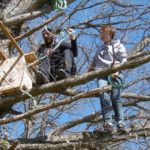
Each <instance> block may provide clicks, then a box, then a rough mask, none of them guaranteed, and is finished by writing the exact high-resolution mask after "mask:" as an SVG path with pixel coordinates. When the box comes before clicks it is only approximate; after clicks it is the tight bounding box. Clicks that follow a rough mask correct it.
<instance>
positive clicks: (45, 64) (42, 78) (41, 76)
mask: <svg viewBox="0 0 150 150" xmlns="http://www.w3.org/2000/svg"><path fill="white" fill-rule="evenodd" d="M49 72H50V65H49V59H48V58H45V59H44V60H43V61H41V63H40V64H39V66H38V70H37V71H36V72H35V77H36V84H37V85H42V84H45V83H48V82H49Z"/></svg>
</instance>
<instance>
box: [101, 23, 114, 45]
mask: <svg viewBox="0 0 150 150" xmlns="http://www.w3.org/2000/svg"><path fill="white" fill-rule="evenodd" d="M115 31H116V28H115V27H113V26H111V25H110V24H108V25H103V26H102V27H101V33H100V37H101V39H102V40H103V41H104V43H110V42H111V41H112V40H113V38H114V35H115Z"/></svg>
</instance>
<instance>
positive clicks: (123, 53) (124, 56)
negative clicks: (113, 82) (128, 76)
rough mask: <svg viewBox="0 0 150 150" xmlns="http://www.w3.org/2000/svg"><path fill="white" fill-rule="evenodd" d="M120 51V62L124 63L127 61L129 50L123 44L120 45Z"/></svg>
mask: <svg viewBox="0 0 150 150" xmlns="http://www.w3.org/2000/svg"><path fill="white" fill-rule="evenodd" d="M119 52H120V63H121V64H123V63H125V62H127V52H126V49H125V47H124V46H123V45H122V44H121V45H120V47H119Z"/></svg>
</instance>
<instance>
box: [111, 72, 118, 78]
mask: <svg viewBox="0 0 150 150" xmlns="http://www.w3.org/2000/svg"><path fill="white" fill-rule="evenodd" d="M111 76H112V78H113V79H115V78H117V77H118V76H119V72H115V73H112V74H111Z"/></svg>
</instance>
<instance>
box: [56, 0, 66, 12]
mask: <svg viewBox="0 0 150 150" xmlns="http://www.w3.org/2000/svg"><path fill="white" fill-rule="evenodd" d="M66 8H67V1H66V0H56V1H55V9H56V10H62V9H66Z"/></svg>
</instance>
